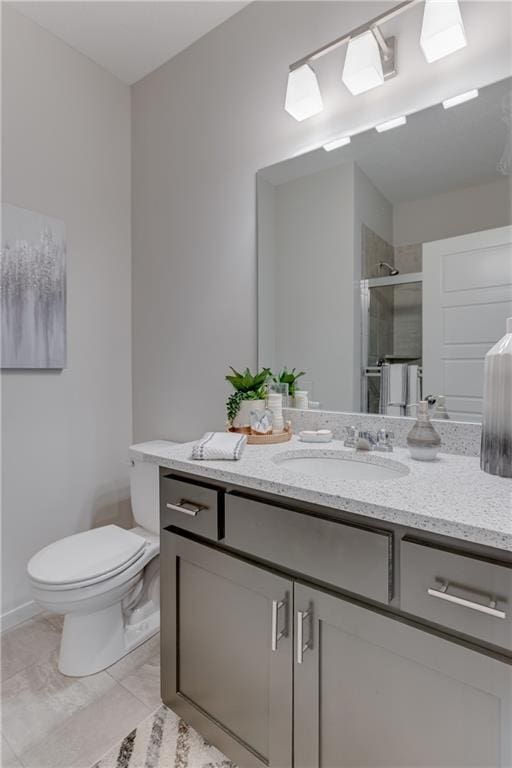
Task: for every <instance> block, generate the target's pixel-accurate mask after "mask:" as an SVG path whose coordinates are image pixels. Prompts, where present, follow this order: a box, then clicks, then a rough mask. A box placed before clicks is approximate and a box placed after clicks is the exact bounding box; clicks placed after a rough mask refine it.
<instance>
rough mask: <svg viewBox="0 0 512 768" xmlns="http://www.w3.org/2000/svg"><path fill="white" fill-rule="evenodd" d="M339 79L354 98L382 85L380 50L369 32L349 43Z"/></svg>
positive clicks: (382, 74)
mask: <svg viewBox="0 0 512 768" xmlns="http://www.w3.org/2000/svg"><path fill="white" fill-rule="evenodd" d="M341 79H342V80H343V82H344V83H345V85H346V86H347V88H348V89H349V91H350V93H353V94H354V95H355V96H357V94H358V93H364V91H369V90H370V89H371V88H375V87H376V86H378V85H382V84H383V83H384V73H383V71H382V59H381V56H380V48H379V45H378V43H377V41H376V39H375V37H374V35H373V33H372V32H370V31H369V30H368V32H365V33H364V34H363V35H360V37H355V38H354V39H353V40H350V41H349V44H348V48H347V55H346V58H345V65H344V67H343V75H342V77H341Z"/></svg>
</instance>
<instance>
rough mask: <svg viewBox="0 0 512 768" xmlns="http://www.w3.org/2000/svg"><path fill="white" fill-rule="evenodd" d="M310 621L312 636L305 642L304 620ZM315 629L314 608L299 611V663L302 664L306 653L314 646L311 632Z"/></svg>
mask: <svg viewBox="0 0 512 768" xmlns="http://www.w3.org/2000/svg"><path fill="white" fill-rule="evenodd" d="M306 620H307V621H308V623H309V627H310V629H309V631H310V637H309V640H306V642H304V622H305V621H306ZM312 631H313V613H312V609H311V608H308V610H307V611H297V664H302V662H303V661H304V653H305V651H307V650H308V649H309V648H312V647H313V643H312V641H311V633H312Z"/></svg>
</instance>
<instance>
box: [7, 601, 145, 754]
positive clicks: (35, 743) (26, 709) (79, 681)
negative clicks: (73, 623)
mask: <svg viewBox="0 0 512 768" xmlns="http://www.w3.org/2000/svg"><path fill="white" fill-rule="evenodd" d="M61 626H62V617H60V616H54V615H50V614H41V615H39V616H37V617H36V618H34V619H30V620H29V621H26V622H24V623H23V624H20V625H18V626H17V627H13V628H12V629H9V630H7V631H6V632H4V633H3V634H2V636H1V646H2V695H1V704H2V719H1V734H2V747H1V749H2V752H1V756H2V759H1V766H2V768H89V767H90V766H91V765H93V764H94V763H95V762H96V761H97V760H99V759H100V758H101V757H102V756H103V755H104V754H105V753H106V752H107V751H108V750H109V749H111V748H112V747H113V746H114V745H115V744H116V743H117V742H119V741H120V740H121V739H122V738H124V737H125V736H126V734H127V733H128V732H129V731H130V730H132V729H133V728H135V726H137V725H138V724H139V723H140V722H142V720H144V719H145V718H146V717H147V716H148V715H149V714H151V712H153V711H154V710H155V709H156V707H158V705H159V704H160V690H159V689H160V679H159V678H160V653H159V637H158V636H155V637H153V638H151V639H150V640H148V641H147V642H146V643H144V644H143V645H141V646H139V648H136V649H135V650H134V651H132V653H130V654H129V655H128V656H125V658H124V659H121V661H118V662H117V663H116V664H113V665H112V666H111V667H109V668H108V669H107V670H105V671H104V672H99V673H98V674H96V675H91V676H90V677H82V678H72V677H65V676H64V675H61V674H60V672H59V671H58V670H57V654H58V648H59V642H60V630H61Z"/></svg>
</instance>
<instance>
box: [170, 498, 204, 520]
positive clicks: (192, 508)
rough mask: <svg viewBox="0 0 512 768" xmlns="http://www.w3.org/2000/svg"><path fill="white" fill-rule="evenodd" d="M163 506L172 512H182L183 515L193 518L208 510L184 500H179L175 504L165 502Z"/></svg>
mask: <svg viewBox="0 0 512 768" xmlns="http://www.w3.org/2000/svg"><path fill="white" fill-rule="evenodd" d="M165 506H166V507H167V509H170V510H172V511H173V512H183V514H184V515H190V517H195V516H196V515H197V513H198V512H201V510H202V509H208V507H202V506H201V505H200V504H194V503H193V502H192V501H187V500H186V499H181V501H179V502H178V503H177V504H171V503H170V502H167V503H166V505H165Z"/></svg>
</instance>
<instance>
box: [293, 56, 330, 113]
mask: <svg viewBox="0 0 512 768" xmlns="http://www.w3.org/2000/svg"><path fill="white" fill-rule="evenodd" d="M284 108H285V110H286V111H287V112H288V114H290V115H291V116H292V117H294V118H295V119H296V120H299V121H300V120H306V119H307V118H308V117H312V116H313V115H317V114H318V113H319V112H321V111H322V110H323V108H324V103H323V101H322V94H321V93H320V87H319V85H318V80H317V79H316V75H315V73H314V72H313V70H312V69H311V67H310V66H308V64H303V65H302V67H298V68H297V69H293V70H292V71H291V72H290V74H289V75H288V85H287V87H286V99H285V102H284Z"/></svg>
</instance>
